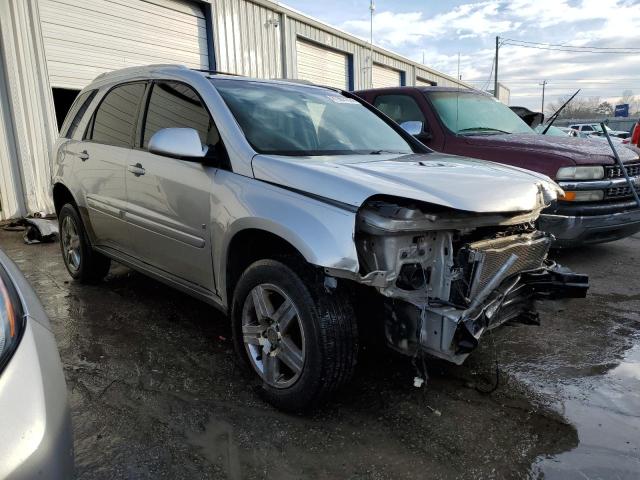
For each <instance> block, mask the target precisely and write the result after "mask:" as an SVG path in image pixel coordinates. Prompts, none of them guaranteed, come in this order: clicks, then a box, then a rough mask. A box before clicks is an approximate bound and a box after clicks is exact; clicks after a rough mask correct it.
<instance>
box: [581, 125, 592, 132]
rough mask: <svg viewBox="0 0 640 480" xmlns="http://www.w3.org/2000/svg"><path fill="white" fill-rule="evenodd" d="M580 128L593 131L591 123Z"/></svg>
mask: <svg viewBox="0 0 640 480" xmlns="http://www.w3.org/2000/svg"><path fill="white" fill-rule="evenodd" d="M582 130H583V131H584V132H593V127H592V126H591V125H584V126H583V127H582Z"/></svg>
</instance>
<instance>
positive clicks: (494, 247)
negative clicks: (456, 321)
mask: <svg viewBox="0 0 640 480" xmlns="http://www.w3.org/2000/svg"><path fill="white" fill-rule="evenodd" d="M550 246H551V238H550V237H549V236H548V235H546V234H544V233H542V232H538V231H536V232H533V233H526V234H520V235H511V236H509V237H501V238H494V239H490V240H481V241H479V242H474V243H470V244H469V245H467V247H466V248H467V249H468V252H469V255H468V261H469V262H470V263H471V264H472V265H470V266H471V269H470V276H469V277H468V281H469V291H468V294H467V298H469V299H472V298H473V297H475V296H476V295H477V294H478V293H479V292H480V291H481V290H482V289H483V288H484V287H485V286H486V285H487V283H488V282H489V281H490V280H491V278H492V277H493V276H494V275H495V273H496V272H497V271H498V270H499V269H500V267H501V266H502V265H504V264H505V262H506V260H507V259H508V258H509V257H510V256H511V254H512V253H513V254H516V255H517V256H518V259H517V261H516V262H515V263H514V264H513V266H512V267H511V268H510V269H509V271H508V272H507V275H506V276H511V275H515V274H517V273H520V272H524V271H527V270H535V269H537V268H540V267H541V266H542V263H543V262H544V259H545V258H546V256H547V252H548V251H549V247H550ZM468 271H469V270H468ZM505 278H506V277H505Z"/></svg>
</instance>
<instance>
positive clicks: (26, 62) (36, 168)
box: [0, 0, 57, 218]
mask: <svg viewBox="0 0 640 480" xmlns="http://www.w3.org/2000/svg"><path fill="white" fill-rule="evenodd" d="M38 18H39V17H38V3H37V1H36V0H3V1H0V47H1V48H0V62H1V63H2V67H1V68H0V82H2V87H1V88H0V122H1V123H2V126H0V177H2V180H1V181H0V195H1V198H2V212H0V218H14V217H18V216H21V215H25V214H27V213H31V212H36V211H45V212H51V211H53V202H52V200H51V170H52V164H51V161H50V159H49V151H50V149H51V146H52V144H53V142H54V138H55V135H56V132H57V127H56V119H55V114H54V111H53V98H52V95H51V88H50V87H49V83H48V80H47V68H46V64H45V59H44V48H43V44H42V34H41V31H40V23H39V22H38Z"/></svg>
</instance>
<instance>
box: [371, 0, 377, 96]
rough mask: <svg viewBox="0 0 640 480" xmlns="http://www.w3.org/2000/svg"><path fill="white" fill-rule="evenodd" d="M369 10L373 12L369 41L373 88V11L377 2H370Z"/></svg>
mask: <svg viewBox="0 0 640 480" xmlns="http://www.w3.org/2000/svg"><path fill="white" fill-rule="evenodd" d="M369 11H370V12H371V36H370V41H369V46H370V50H369V68H370V70H369V88H373V12H375V11H376V4H375V2H374V1H373V0H371V2H370V3H369Z"/></svg>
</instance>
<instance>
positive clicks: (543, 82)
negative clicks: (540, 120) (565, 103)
mask: <svg viewBox="0 0 640 480" xmlns="http://www.w3.org/2000/svg"><path fill="white" fill-rule="evenodd" d="M547 83H549V82H547V81H546V80H543V81H542V83H539V84H538V85H542V110H541V112H542V114H543V115H544V87H546V86H547Z"/></svg>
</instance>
